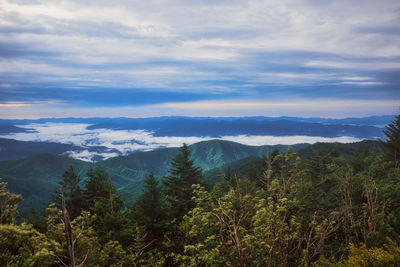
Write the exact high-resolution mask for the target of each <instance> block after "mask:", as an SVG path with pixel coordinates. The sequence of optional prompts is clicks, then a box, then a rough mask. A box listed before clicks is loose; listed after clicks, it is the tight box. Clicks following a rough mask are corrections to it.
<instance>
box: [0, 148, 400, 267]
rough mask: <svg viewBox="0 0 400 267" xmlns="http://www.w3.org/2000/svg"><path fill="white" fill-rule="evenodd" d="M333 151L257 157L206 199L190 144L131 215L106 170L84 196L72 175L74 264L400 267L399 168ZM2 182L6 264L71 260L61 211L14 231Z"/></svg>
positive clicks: (1, 236)
mask: <svg viewBox="0 0 400 267" xmlns="http://www.w3.org/2000/svg"><path fill="white" fill-rule="evenodd" d="M332 146H333V147H336V146H335V144H333V145H332ZM332 146H331V145H330V146H329V149H325V150H321V151H320V152H318V151H317V152H313V153H311V154H310V155H309V157H307V158H302V157H300V156H299V155H300V154H301V153H294V152H293V151H292V150H290V149H289V150H288V152H287V153H284V154H282V153H280V152H279V151H274V152H273V153H270V155H268V158H263V159H259V161H252V160H249V161H244V160H243V161H241V162H242V163H243V165H240V167H239V166H231V167H232V169H230V168H227V169H225V170H226V172H225V173H224V174H222V175H221V174H220V173H219V174H218V175H221V176H219V177H218V178H215V180H217V179H220V178H222V180H223V182H222V183H220V184H218V185H216V186H215V187H214V188H213V190H212V191H208V190H207V189H206V187H205V186H204V184H202V178H201V170H200V168H198V167H195V161H194V160H193V159H191V157H190V150H189V147H187V146H186V145H184V146H183V147H182V148H181V149H180V152H179V153H178V154H177V155H176V157H175V158H174V159H173V160H172V168H171V169H170V170H169V172H168V175H166V176H165V177H164V180H163V185H164V188H163V187H161V186H160V185H159V182H158V181H157V177H156V176H155V175H154V174H153V173H151V174H150V175H148V176H147V178H146V179H145V180H144V189H143V190H142V194H141V195H140V196H139V197H138V198H137V201H136V203H135V204H134V205H133V206H132V208H131V209H123V201H122V198H121V196H120V195H118V194H117V193H116V189H115V187H114V186H113V185H112V184H111V179H110V177H109V175H108V172H107V170H106V169H104V168H95V169H89V171H88V173H87V175H86V176H87V177H86V179H85V180H84V181H83V187H82V189H81V188H80V185H81V184H82V183H80V178H79V177H80V176H79V175H78V174H76V173H75V170H74V169H73V168H72V167H70V168H68V169H66V171H65V172H64V175H63V180H62V181H61V184H62V185H63V189H64V192H65V196H66V200H67V209H68V210H75V211H74V212H75V213H76V214H75V216H74V217H73V218H72V222H71V235H72V239H73V240H74V242H73V243H74V249H75V258H76V263H77V264H80V263H82V264H83V265H87V266H396V265H399V264H400V262H399V260H400V247H399V244H400V230H399V229H400V205H399V203H400V183H399V177H400V168H398V167H397V168H396V167H395V166H394V164H393V160H392V159H388V158H387V157H386V156H385V154H383V153H376V150H374V149H365V148H366V147H365V145H364V144H363V145H361V146H360V148H362V150H360V151H358V152H354V151H353V152H354V153H353V152H352V153H350V152H349V151H347V152H346V153H347V154H346V153H345V154H343V153H342V152H341V151H342V150H343V149H344V147H345V146H342V145H338V148H339V149H338V150H335V149H331V148H332ZM320 147H323V146H320ZM350 147H357V146H356V145H354V146H353V145H351V146H350ZM196 153H197V154H200V151H197V152H196ZM350 154H352V157H349V155H350ZM244 162H246V164H245V163H244ZM238 169H240V170H242V172H236V170H238ZM221 170H222V171H224V170H223V169H221ZM238 173H239V174H238ZM116 182H117V184H118V183H119V182H120V181H116ZM0 185H1V186H0V193H1V194H0V196H1V197H2V198H1V201H2V202H0V203H1V204H2V205H3V206H2V207H6V209H1V212H2V214H7V215H6V216H5V217H6V218H7V220H3V221H2V224H0V248H1V249H0V265H2V266H3V265H4V266H7V263H8V264H9V265H10V266H58V265H63V263H64V264H69V258H68V257H70V255H71V254H70V253H69V252H68V250H67V240H66V238H65V234H64V231H65V227H64V224H63V221H62V220H64V219H65V217H64V216H63V214H62V213H61V210H60V209H59V207H58V206H57V205H56V204H54V203H53V204H50V205H49V206H48V209H47V212H48V216H47V219H46V222H45V224H43V223H42V224H41V225H45V227H43V226H42V228H41V229H43V230H42V231H43V232H42V233H39V232H38V231H37V230H35V229H34V228H33V227H32V225H28V224H21V225H16V224H15V220H14V219H13V217H14V215H15V212H16V209H17V206H16V203H17V202H18V200H19V199H20V197H19V196H15V195H13V194H11V193H9V192H8V191H7V190H6V183H0ZM7 201H8V202H7ZM4 203H9V204H7V205H4ZM4 211H6V212H4ZM360 244H361V245H360ZM3 248H6V249H3Z"/></svg>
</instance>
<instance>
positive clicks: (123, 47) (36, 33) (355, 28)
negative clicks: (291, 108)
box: [0, 0, 400, 116]
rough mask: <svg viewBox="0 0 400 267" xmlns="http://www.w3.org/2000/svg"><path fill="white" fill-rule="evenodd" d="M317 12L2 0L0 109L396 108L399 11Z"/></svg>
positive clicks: (351, 5) (289, 6)
mask: <svg viewBox="0 0 400 267" xmlns="http://www.w3.org/2000/svg"><path fill="white" fill-rule="evenodd" d="M321 2H322V1H278V0H271V1H244V0H241V1H239V0H234V1H222V0H221V1H181V0H174V1H146V3H143V2H141V1H113V2H112V3H111V2H110V1H76V0H75V1H61V2H60V1H59V2H54V1H7V0H5V1H3V2H2V9H1V10H0V16H1V23H0V79H1V80H2V81H3V82H4V84H9V85H11V87H4V86H1V85H0V101H1V102H2V103H4V104H5V103H6V102H28V101H48V100H57V101H59V102H68V103H71V104H72V105H75V106H79V107H83V106H90V107H93V108H97V107H107V106H118V105H122V106H127V105H128V102H130V105H132V106H141V105H143V104H148V106H147V107H148V108H151V104H160V103H165V102H179V101H182V102H183V101H189V98H191V101H202V100H220V99H227V100H229V99H234V98H235V99H240V100H242V99H243V98H246V99H248V98H251V97H252V98H254V99H263V100H266V99H271V98H273V99H280V98H285V97H287V96H288V95H291V96H294V97H303V98H321V97H328V98H336V97H337V96H338V95H340V96H341V97H342V98H344V99H346V98H347V99H349V98H351V99H355V98H356V99H364V100H365V99H367V100H368V99H381V100H390V99H396V100H400V95H399V93H398V89H397V91H396V90H394V89H393V88H398V86H399V85H400V81H399V80H398V78H397V79H396V78H388V77H395V76H396V75H394V74H397V76H398V72H399V70H400V63H399V62H400V61H399V55H400V45H399V44H400V35H399V34H398V30H396V29H398V27H397V26H398V25H399V23H400V16H399V15H398V10H399V9H400V2H399V1H390V0H385V1H379V2H376V1H363V4H362V5H360V4H359V2H358V1H343V0H340V1H334V2H332V1H330V2H329V3H321ZM343 7H346V8H343ZM371 55H374V56H371ZM343 77H370V79H369V80H368V81H367V80H354V79H353V80H347V79H345V80H343ZM357 88H358V89H357ZM181 94H184V96H180V95H181ZM149 95H151V97H149ZM101 96H102V97H101ZM174 97H175V98H176V99H175V100H174V101H172V100H171V98H174ZM141 99H143V101H141ZM141 102H144V103H141ZM48 108H49V112H48V115H47V116H49V115H51V114H52V113H51V110H52V108H51V106H48ZM147 112H148V113H150V112H153V113H154V112H156V111H150V110H148V111H147ZM376 112H379V111H377V110H376ZM8 113H12V111H11V110H8ZM166 115H171V114H166Z"/></svg>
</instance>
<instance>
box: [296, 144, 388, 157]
mask: <svg viewBox="0 0 400 267" xmlns="http://www.w3.org/2000/svg"><path fill="white" fill-rule="evenodd" d="M329 150H335V151H336V152H337V153H339V154H340V155H342V156H343V157H345V158H346V159H350V158H351V157H353V156H354V155H356V154H359V153H364V152H365V151H369V152H371V153H381V152H384V151H385V147H384V145H383V144H382V143H381V142H379V141H372V140H364V141H361V142H356V143H351V144H341V143H317V144H314V145H312V146H308V147H305V148H304V149H302V150H300V151H299V155H300V156H301V157H302V158H310V157H312V156H313V155H314V154H315V152H317V151H320V152H322V153H323V152H327V151H329Z"/></svg>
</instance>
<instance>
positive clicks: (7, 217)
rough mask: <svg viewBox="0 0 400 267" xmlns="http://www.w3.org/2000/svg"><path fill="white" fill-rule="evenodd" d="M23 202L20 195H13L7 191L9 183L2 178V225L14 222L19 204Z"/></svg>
mask: <svg viewBox="0 0 400 267" xmlns="http://www.w3.org/2000/svg"><path fill="white" fill-rule="evenodd" d="M21 200H22V197H21V196H20V195H16V194H12V193H10V192H9V191H8V189H7V183H6V182H2V181H1V178H0V224H6V223H12V222H14V219H15V215H16V214H17V209H18V202H20V201H21Z"/></svg>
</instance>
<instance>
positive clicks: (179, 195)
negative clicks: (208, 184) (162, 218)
mask: <svg viewBox="0 0 400 267" xmlns="http://www.w3.org/2000/svg"><path fill="white" fill-rule="evenodd" d="M179 151H180V153H179V154H178V155H177V156H176V157H175V159H174V160H173V161H172V169H171V170H169V172H168V175H167V176H165V177H164V180H163V183H164V185H165V187H166V188H165V197H166V205H167V212H168V215H169V217H170V218H176V219H177V220H178V221H180V220H181V219H182V217H183V216H184V215H185V214H186V213H187V212H188V211H189V210H191V209H192V208H193V207H194V206H195V203H194V201H193V200H192V198H193V196H194V195H193V189H192V185H193V184H201V183H202V182H201V177H202V173H201V169H200V168H199V167H195V166H194V163H193V161H192V160H190V152H189V148H188V146H187V145H186V144H183V146H182V147H181V148H180V150H179Z"/></svg>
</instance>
